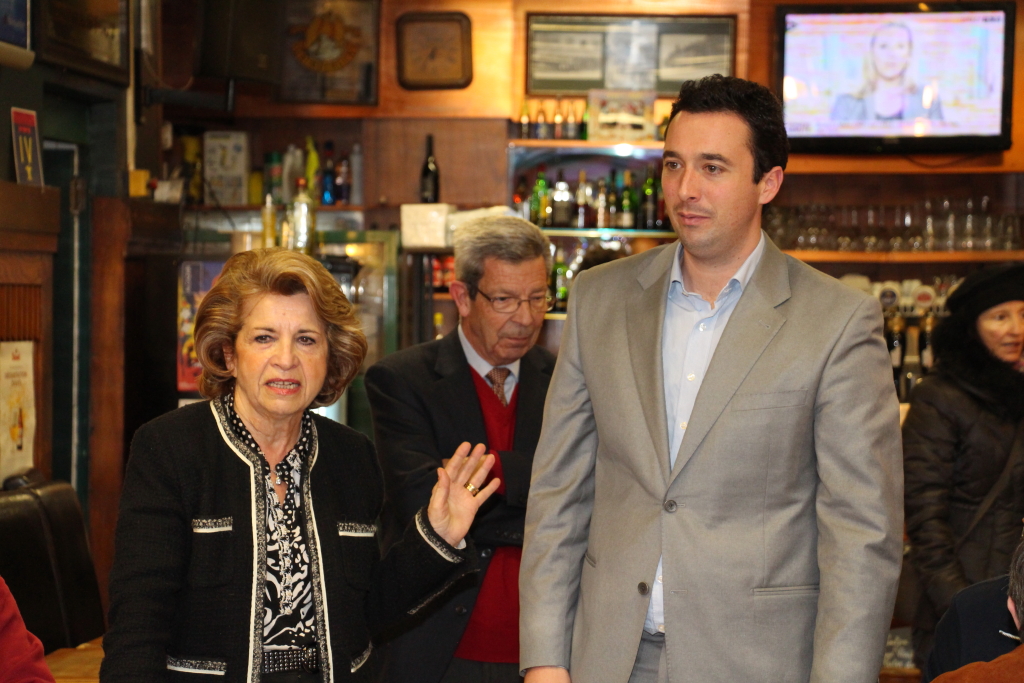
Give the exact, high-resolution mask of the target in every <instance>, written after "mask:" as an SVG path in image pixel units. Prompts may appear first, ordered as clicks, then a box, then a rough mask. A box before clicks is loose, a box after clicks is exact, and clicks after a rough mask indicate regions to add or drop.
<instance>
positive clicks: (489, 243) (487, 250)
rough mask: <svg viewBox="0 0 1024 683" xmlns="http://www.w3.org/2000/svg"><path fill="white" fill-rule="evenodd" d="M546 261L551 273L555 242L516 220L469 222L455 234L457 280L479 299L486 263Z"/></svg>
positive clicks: (524, 221)
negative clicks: (478, 293) (552, 251)
mask: <svg viewBox="0 0 1024 683" xmlns="http://www.w3.org/2000/svg"><path fill="white" fill-rule="evenodd" d="M540 256H543V257H544V264H545V267H546V269H547V270H551V242H550V241H548V238H547V235H545V234H544V233H543V232H541V230H540V228H538V227H537V226H536V225H534V224H533V223H531V222H529V221H527V220H523V219H522V218H516V217H514V216H485V217H483V218H477V219H474V220H471V221H467V222H466V223H464V224H463V225H461V226H459V228H458V229H457V230H456V231H455V278H456V279H457V280H459V281H460V282H464V283H466V286H467V288H468V289H469V296H470V298H473V297H475V296H476V293H477V291H479V290H478V289H477V287H478V286H479V284H480V278H482V277H483V276H484V261H485V260H487V259H488V258H496V259H500V260H502V261H507V262H509V263H522V262H523V261H530V260H532V259H535V258H537V257H540Z"/></svg>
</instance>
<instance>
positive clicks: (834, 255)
mask: <svg viewBox="0 0 1024 683" xmlns="http://www.w3.org/2000/svg"><path fill="white" fill-rule="evenodd" d="M785 253H787V254H789V255H790V256H792V257H794V258H798V259H800V260H801V261H804V262H805V263H991V262H1002V261H1024V251H923V252H905V251H897V252H872V253H865V252H862V251H812V250H809V249H790V250H787V251H786V252H785Z"/></svg>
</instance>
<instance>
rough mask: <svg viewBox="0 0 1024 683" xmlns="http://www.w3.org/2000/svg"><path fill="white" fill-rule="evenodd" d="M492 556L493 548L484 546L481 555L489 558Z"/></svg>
mask: <svg viewBox="0 0 1024 683" xmlns="http://www.w3.org/2000/svg"><path fill="white" fill-rule="evenodd" d="M490 556H491V549H490V548H484V549H483V550H481V551H480V557H483V558H488V557H490Z"/></svg>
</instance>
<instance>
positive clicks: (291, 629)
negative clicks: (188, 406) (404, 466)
mask: <svg viewBox="0 0 1024 683" xmlns="http://www.w3.org/2000/svg"><path fill="white" fill-rule="evenodd" d="M223 403H224V407H225V408H226V409H227V415H228V424H229V425H230V426H231V431H233V432H234V434H235V436H236V437H238V438H239V439H240V440H241V441H243V442H244V443H245V444H246V445H247V446H248V447H249V448H250V449H251V450H252V451H253V453H258V454H259V456H260V466H261V468H262V470H263V477H264V479H265V480H266V510H267V516H266V525H267V529H266V531H267V577H266V581H265V582H264V589H263V649H264V650H286V649H292V648H296V647H303V646H304V645H308V644H310V643H312V642H314V641H316V640H317V632H316V611H315V609H314V607H313V584H312V578H311V573H310V561H309V548H308V540H307V538H306V534H305V526H306V525H305V513H304V510H303V505H302V476H303V474H304V472H305V469H306V467H305V466H306V463H307V461H308V460H309V454H310V452H311V448H312V445H313V444H312V439H313V418H312V416H311V414H310V412H309V411H306V412H305V413H304V414H303V416H302V426H301V428H300V429H299V440H298V442H297V443H296V444H295V445H294V446H293V447H292V449H291V451H290V452H289V453H288V455H287V456H286V457H285V459H284V460H282V461H281V462H280V463H279V464H278V465H277V467H275V468H274V471H273V472H271V468H270V463H268V462H267V458H266V457H265V456H264V455H263V451H262V450H260V447H259V445H258V444H257V443H256V439H254V438H253V437H252V434H250V433H249V430H248V429H247V428H246V427H245V424H243V423H242V420H241V418H240V417H239V416H238V413H236V412H235V401H234V396H232V395H230V394H229V395H228V396H225V397H224V399H223ZM279 482H280V483H287V485H288V490H287V492H286V493H285V497H284V503H281V502H280V501H278V499H277V493H276V492H275V491H274V484H275V483H279Z"/></svg>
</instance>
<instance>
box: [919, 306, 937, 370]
mask: <svg viewBox="0 0 1024 683" xmlns="http://www.w3.org/2000/svg"><path fill="white" fill-rule="evenodd" d="M935 323H936V320H935V314H934V313H932V312H931V311H928V313H926V314H925V316H924V317H923V318H921V325H920V327H921V331H920V333H919V334H918V337H917V349H918V352H917V353H918V356H920V357H921V373H922V374H925V375H927V374H928V373H929V372H931V371H932V368H933V367H934V366H935V347H934V345H933V344H934V333H935Z"/></svg>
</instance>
